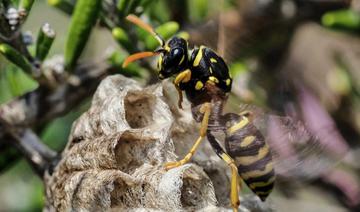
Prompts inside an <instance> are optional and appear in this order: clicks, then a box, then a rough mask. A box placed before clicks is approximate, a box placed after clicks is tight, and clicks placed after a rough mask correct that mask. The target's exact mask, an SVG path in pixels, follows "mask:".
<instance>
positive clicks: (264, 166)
mask: <svg viewBox="0 0 360 212" xmlns="http://www.w3.org/2000/svg"><path fill="white" fill-rule="evenodd" d="M225 117H226V127H227V129H226V138H225V146H226V150H227V152H228V154H229V155H230V156H231V157H232V158H233V159H234V160H235V163H236V165H237V167H238V172H239V175H240V177H241V178H242V179H243V180H244V181H245V183H246V184H247V185H248V186H249V187H250V189H251V190H252V191H253V192H254V193H255V194H256V195H257V196H259V197H260V199H261V200H263V201H264V200H265V199H266V198H267V196H268V195H269V194H270V192H271V191H272V188H273V186H274V181H275V172H274V168H273V161H272V156H271V152H270V148H269V146H268V145H267V143H266V142H265V139H264V137H263V136H262V134H261V133H260V131H259V130H258V129H257V128H256V127H255V126H254V125H253V124H252V123H251V122H250V120H249V119H248V118H247V117H246V116H241V115H237V114H226V115H225Z"/></svg>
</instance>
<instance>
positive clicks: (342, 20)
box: [321, 10, 360, 30]
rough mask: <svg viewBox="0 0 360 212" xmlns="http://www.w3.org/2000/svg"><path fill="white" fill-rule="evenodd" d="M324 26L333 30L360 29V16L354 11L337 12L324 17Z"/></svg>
mask: <svg viewBox="0 0 360 212" xmlns="http://www.w3.org/2000/svg"><path fill="white" fill-rule="evenodd" d="M321 21H322V24H323V25H324V26H327V27H331V28H343V29H350V30H359V29H360V14H359V13H357V12H356V11H353V10H337V11H332V12H328V13H326V14H325V15H323V17H322V19H321Z"/></svg>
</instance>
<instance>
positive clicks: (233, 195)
mask: <svg viewBox="0 0 360 212" xmlns="http://www.w3.org/2000/svg"><path fill="white" fill-rule="evenodd" d="M207 138H208V140H209V143H210V144H211V146H212V148H213V149H214V151H215V152H216V154H217V155H218V156H219V157H220V158H221V159H222V160H224V161H225V162H226V163H227V164H228V166H229V167H230V169H231V191H230V200H231V206H232V208H233V211H234V212H237V211H238V208H239V205H240V200H239V191H240V190H241V188H240V186H241V184H240V181H239V175H238V169H237V167H236V165H235V161H234V159H232V158H231V157H230V156H229V155H228V154H226V153H225V151H224V150H223V148H222V147H221V146H220V144H219V143H218V142H217V140H216V138H215V137H214V136H213V135H212V134H210V133H208V135H207Z"/></svg>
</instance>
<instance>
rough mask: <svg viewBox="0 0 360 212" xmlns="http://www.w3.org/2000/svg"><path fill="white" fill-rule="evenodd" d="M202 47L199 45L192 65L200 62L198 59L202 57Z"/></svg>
mask: <svg viewBox="0 0 360 212" xmlns="http://www.w3.org/2000/svg"><path fill="white" fill-rule="evenodd" d="M203 49H204V46H200V48H199V51H198V53H197V54H196V57H195V60H194V64H193V65H194V66H198V65H199V64H200V61H201V59H202V57H203Z"/></svg>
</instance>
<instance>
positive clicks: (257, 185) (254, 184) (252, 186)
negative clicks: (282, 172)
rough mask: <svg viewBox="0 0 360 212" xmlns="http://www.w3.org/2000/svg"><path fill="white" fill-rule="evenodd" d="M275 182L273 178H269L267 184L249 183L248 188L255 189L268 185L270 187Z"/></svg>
mask: <svg viewBox="0 0 360 212" xmlns="http://www.w3.org/2000/svg"><path fill="white" fill-rule="evenodd" d="M274 181H275V177H272V178H270V179H269V180H268V181H267V182H255V183H251V184H250V185H249V187H250V188H252V189H255V188H258V187H265V186H268V185H271V184H272V183H274Z"/></svg>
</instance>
